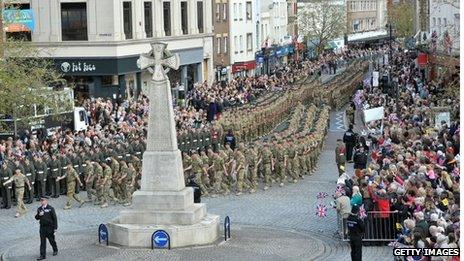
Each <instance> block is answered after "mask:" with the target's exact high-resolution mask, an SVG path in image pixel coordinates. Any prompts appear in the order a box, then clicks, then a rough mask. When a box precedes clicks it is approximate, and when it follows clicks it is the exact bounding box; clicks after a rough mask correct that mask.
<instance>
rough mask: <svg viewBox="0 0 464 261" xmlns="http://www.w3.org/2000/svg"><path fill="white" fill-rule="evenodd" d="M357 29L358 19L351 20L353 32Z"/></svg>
mask: <svg viewBox="0 0 464 261" xmlns="http://www.w3.org/2000/svg"><path fill="white" fill-rule="evenodd" d="M357 31H359V20H357V19H356V20H353V32H357Z"/></svg>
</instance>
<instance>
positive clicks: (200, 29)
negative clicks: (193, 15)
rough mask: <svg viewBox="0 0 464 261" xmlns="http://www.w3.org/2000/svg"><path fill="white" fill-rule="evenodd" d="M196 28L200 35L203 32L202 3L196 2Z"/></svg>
mask: <svg viewBox="0 0 464 261" xmlns="http://www.w3.org/2000/svg"><path fill="white" fill-rule="evenodd" d="M197 26H198V32H199V33H200V34H202V33H203V32H204V29H203V2H202V1H198V2H197Z"/></svg>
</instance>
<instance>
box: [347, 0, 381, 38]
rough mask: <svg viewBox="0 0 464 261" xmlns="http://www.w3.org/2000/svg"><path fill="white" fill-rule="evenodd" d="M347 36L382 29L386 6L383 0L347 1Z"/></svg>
mask: <svg viewBox="0 0 464 261" xmlns="http://www.w3.org/2000/svg"><path fill="white" fill-rule="evenodd" d="M346 18H347V19H346V21H347V31H348V34H354V33H359V32H366V31H376V30H379V29H384V28H385V25H386V22H387V20H386V18H387V17H386V5H385V1H384V0H347V1H346Z"/></svg>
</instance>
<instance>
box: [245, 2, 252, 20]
mask: <svg viewBox="0 0 464 261" xmlns="http://www.w3.org/2000/svg"><path fill="white" fill-rule="evenodd" d="M246 19H247V20H251V2H246Z"/></svg>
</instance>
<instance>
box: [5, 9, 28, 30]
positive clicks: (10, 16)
mask: <svg viewBox="0 0 464 261" xmlns="http://www.w3.org/2000/svg"><path fill="white" fill-rule="evenodd" d="M3 22H4V30H5V32H9V33H13V32H32V31H34V27H35V22H34V12H33V11H32V10H31V9H24V10H19V9H5V10H3Z"/></svg>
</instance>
